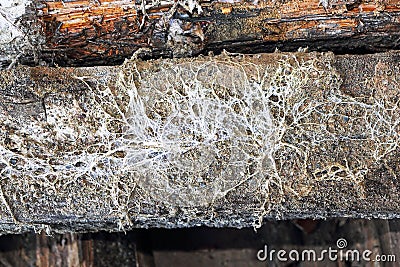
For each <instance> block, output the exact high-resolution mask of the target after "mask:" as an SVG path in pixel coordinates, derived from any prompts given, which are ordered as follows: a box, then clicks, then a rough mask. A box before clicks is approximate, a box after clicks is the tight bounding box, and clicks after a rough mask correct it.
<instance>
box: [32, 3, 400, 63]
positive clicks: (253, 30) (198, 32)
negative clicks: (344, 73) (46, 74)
mask: <svg viewBox="0 0 400 267" xmlns="http://www.w3.org/2000/svg"><path fill="white" fill-rule="evenodd" d="M152 3H153V4H152ZM188 3H192V6H190V5H188ZM197 4H198V5H197ZM196 5H197V6H196ZM36 12H37V16H38V19H39V21H40V22H41V23H42V25H43V30H44V33H45V36H46V45H45V49H44V51H43V55H44V56H43V57H44V58H45V59H47V61H48V58H52V60H54V61H55V62H56V63H59V64H64V65H79V64H90V63H91V62H93V63H99V64H101V63H107V64H109V63H112V62H113V61H119V60H122V59H123V58H125V57H129V56H130V55H131V54H132V53H133V52H135V51H137V50H138V49H139V48H149V49H150V51H149V52H148V53H149V55H150V56H160V55H161V56H162V55H164V56H190V55H195V54H199V53H202V52H206V51H210V50H212V51H219V50H221V49H228V50H231V51H239V52H260V51H264V52H265V51H272V50H274V49H275V48H276V47H278V48H280V49H282V50H295V49H297V48H298V47H299V46H309V47H310V48H311V49H320V50H334V51H339V52H346V51H347V50H357V49H366V50H368V51H381V50H384V49H391V48H396V47H397V46H398V40H399V38H400V23H399V22H400V3H398V1H394V0H365V1H364V0H363V1H360V0H347V1H344V0H343V1H342V0H331V1H327V0H324V1H319V0H307V1H300V0H291V1H272V0H262V1H259V0H254V1H243V0H240V1H237V0H215V1H202V0H200V1H199V2H198V3H197V2H184V1H182V2H174V1H158V2H157V3H154V2H144V3H142V2H141V1H136V2H133V1H127V0H101V1H95V0H90V1H88V0H86V1H82V0H79V1H74V0H69V1H66V0H64V2H63V1H49V0H46V1H42V2H41V4H40V5H37V11H36Z"/></svg>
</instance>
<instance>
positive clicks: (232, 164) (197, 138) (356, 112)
mask: <svg viewBox="0 0 400 267" xmlns="http://www.w3.org/2000/svg"><path fill="white" fill-rule="evenodd" d="M399 62H400V61H399V54H398V53H395V52H390V53H383V54H375V55H364V56H361V55H358V56H334V55H333V54H332V53H322V54H321V53H273V54H258V55H239V54H236V55H232V54H223V55H220V56H215V57H213V56H207V57H198V58H192V59H170V60H168V59H164V60H157V61H141V60H138V59H132V60H130V61H127V62H126V63H125V64H124V65H122V66H118V67H117V66H116V67H92V68H48V67H22V66H20V67H18V68H15V69H12V70H6V71H2V72H0V85H1V86H0V136H1V137H0V175H1V177H2V179H1V189H2V190H1V192H2V195H0V197H1V198H0V201H1V203H2V205H1V213H0V228H1V230H2V231H3V232H20V231H25V230H27V229H32V228H35V229H41V228H43V229H47V230H48V231H50V230H51V229H54V230H55V231H61V232H62V231H81V230H93V229H96V230H100V229H107V230H123V229H130V228H133V227H150V226H157V227H168V228H175V227H188V226H196V225H210V226H218V227H221V226H232V227H244V226H250V225H254V226H257V224H258V223H261V222H262V219H263V218H270V219H272V218H273V219H284V218H303V217H307V218H325V217H334V216H345V217H347V216H350V217H368V218H370V217H378V218H392V217H398V216H399V215H400V213H399V211H400V209H399V205H400V200H399V195H398V188H399V183H398V180H397V173H398V172H399V169H398V168H399V166H400V164H399V162H398V160H399V157H398V155H399V148H398V142H399V114H398V113H399V109H398V103H399V93H400V91H399V88H398V79H397V77H396V75H393V74H394V73H397V72H398V70H399V67H400V65H399Z"/></svg>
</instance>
